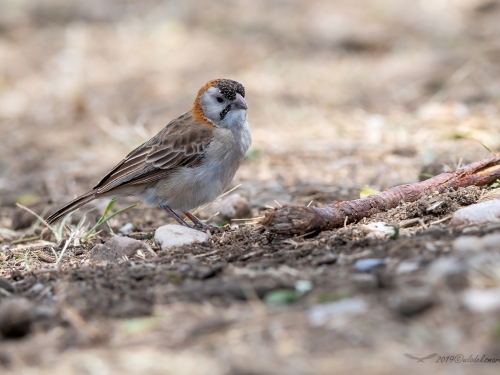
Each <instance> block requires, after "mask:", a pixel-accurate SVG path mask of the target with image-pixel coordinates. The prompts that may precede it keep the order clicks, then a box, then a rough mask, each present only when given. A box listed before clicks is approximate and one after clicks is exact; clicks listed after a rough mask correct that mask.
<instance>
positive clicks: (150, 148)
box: [94, 112, 213, 194]
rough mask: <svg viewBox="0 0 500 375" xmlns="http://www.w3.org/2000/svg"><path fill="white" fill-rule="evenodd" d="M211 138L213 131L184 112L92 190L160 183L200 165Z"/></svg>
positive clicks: (107, 190)
mask: <svg viewBox="0 0 500 375" xmlns="http://www.w3.org/2000/svg"><path fill="white" fill-rule="evenodd" d="M212 135H213V128H211V127H208V126H207V125H204V124H200V123H198V122H197V121H196V120H195V119H194V117H193V116H192V114H191V112H186V113H185V114H183V115H182V116H180V117H178V118H177V119H175V120H173V121H172V122H170V123H169V124H168V125H167V126H166V127H165V128H163V130H161V131H160V132H159V133H158V134H157V135H156V136H154V137H153V138H151V139H150V140H149V141H148V142H146V143H144V144H142V145H141V146H139V147H137V148H136V149H135V150H133V151H132V152H130V153H129V154H128V155H127V156H126V157H125V159H123V160H122V161H121V162H120V163H118V164H117V165H116V166H115V167H114V168H113V169H112V170H111V171H110V172H109V173H108V174H107V175H106V176H104V178H103V179H102V180H101V181H100V182H99V183H98V184H97V185H96V186H95V187H94V189H97V194H104V193H107V192H109V191H110V190H112V189H115V188H118V187H125V186H129V185H140V184H144V183H149V182H154V181H157V180H160V179H162V178H165V177H167V176H168V175H169V174H170V173H172V171H174V170H175V169H176V168H180V167H196V166H198V165H200V164H201V163H202V161H203V158H204V156H205V150H206V148H207V146H208V145H209V144H210V142H211V140H212Z"/></svg>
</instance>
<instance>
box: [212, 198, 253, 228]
mask: <svg viewBox="0 0 500 375" xmlns="http://www.w3.org/2000/svg"><path fill="white" fill-rule="evenodd" d="M210 212H211V214H212V215H214V214H216V213H217V212H218V213H219V214H218V215H217V216H215V217H214V218H213V219H212V220H211V221H213V222H216V223H222V222H224V221H231V220H232V219H245V218H248V217H250V216H251V215H252V210H251V209H250V202H249V201H248V199H247V198H245V197H243V196H241V195H240V194H231V195H229V196H227V197H225V198H223V199H222V200H221V201H220V202H217V203H215V204H213V205H212V206H211V207H210Z"/></svg>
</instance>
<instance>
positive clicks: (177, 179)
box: [140, 121, 252, 211]
mask: <svg viewBox="0 0 500 375" xmlns="http://www.w3.org/2000/svg"><path fill="white" fill-rule="evenodd" d="M251 143H252V140H251V135H250V127H249V126H248V123H247V122H246V121H245V123H244V124H242V125H241V126H239V127H237V128H236V129H234V128H233V129H227V128H217V129H215V130H214V138H213V140H212V142H211V143H210V145H209V146H208V148H207V151H206V154H205V159H204V161H203V164H202V165H200V166H199V167H196V168H186V167H182V168H179V169H178V170H177V171H175V172H173V173H172V174H171V175H169V176H168V177H167V178H165V179H163V180H160V181H158V183H157V184H156V185H155V186H154V187H152V188H148V189H146V190H145V191H144V193H143V194H142V195H141V197H140V198H141V199H142V200H143V201H144V202H145V203H148V204H152V205H156V206H159V205H160V204H163V205H167V206H169V207H170V208H172V209H174V210H180V211H188V210H192V209H193V208H196V207H199V206H202V205H205V204H208V203H210V202H212V201H214V200H215V199H216V198H217V197H218V196H219V195H220V194H222V193H223V192H224V190H225V189H226V187H227V186H228V185H229V183H230V182H231V180H232V179H233V177H234V175H235V174H236V171H237V170H238V168H239V167H240V165H241V163H242V162H243V158H244V157H245V153H246V152H247V150H248V148H249V147H250V145H251Z"/></svg>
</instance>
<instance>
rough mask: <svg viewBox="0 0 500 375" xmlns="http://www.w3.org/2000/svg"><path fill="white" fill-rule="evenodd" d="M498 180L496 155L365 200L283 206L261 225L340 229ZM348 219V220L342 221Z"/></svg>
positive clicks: (285, 229) (283, 230) (278, 229)
mask: <svg viewBox="0 0 500 375" xmlns="http://www.w3.org/2000/svg"><path fill="white" fill-rule="evenodd" d="M499 178H500V154H493V155H492V156H490V157H488V158H486V159H483V160H481V161H479V162H476V163H472V164H468V165H465V166H463V167H461V168H458V169H456V170H455V171H448V172H445V173H441V174H440V175H437V176H435V177H433V178H430V179H428V180H425V181H422V182H417V183H414V184H409V185H400V186H396V187H393V188H391V189H388V190H385V191H383V192H381V193H378V194H374V195H371V196H369V197H366V198H361V199H355V200H352V201H347V202H334V203H332V204H329V205H326V206H323V207H305V206H287V207H283V208H277V209H274V210H271V211H269V212H268V213H267V214H266V217H265V218H264V220H263V222H262V224H263V225H265V226H266V227H267V228H268V229H269V230H270V231H271V232H274V233H280V234H288V235H294V234H304V233H309V232H312V231H316V232H320V231H323V230H330V229H335V228H339V227H341V226H342V225H343V224H344V223H346V224H347V223H348V222H351V223H355V222H358V221H360V220H362V219H363V218H365V217H370V216H372V215H374V214H376V213H379V212H384V211H387V210H389V209H391V208H395V207H397V206H398V205H399V204H400V203H401V202H415V201H417V200H418V199H420V198H422V197H424V196H427V195H430V194H434V193H435V192H437V193H438V194H440V193H444V192H446V191H449V190H450V189H453V190H457V189H458V188H460V187H467V186H485V185H490V184H492V183H493V182H495V181H496V180H497V179H499ZM347 217H348V220H346V218H347Z"/></svg>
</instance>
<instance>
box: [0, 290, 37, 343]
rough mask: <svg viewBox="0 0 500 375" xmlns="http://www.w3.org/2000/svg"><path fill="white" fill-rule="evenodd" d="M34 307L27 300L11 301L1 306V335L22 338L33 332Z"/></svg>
mask: <svg viewBox="0 0 500 375" xmlns="http://www.w3.org/2000/svg"><path fill="white" fill-rule="evenodd" d="M33 311H34V307H33V304H32V303H31V302H29V301H28V300H26V299H9V300H6V301H4V302H2V303H1V304H0V334H1V335H2V336H3V337H4V338H20V337H23V336H26V335H27V334H28V333H30V332H31V324H32V321H33V315H34V314H33Z"/></svg>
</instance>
